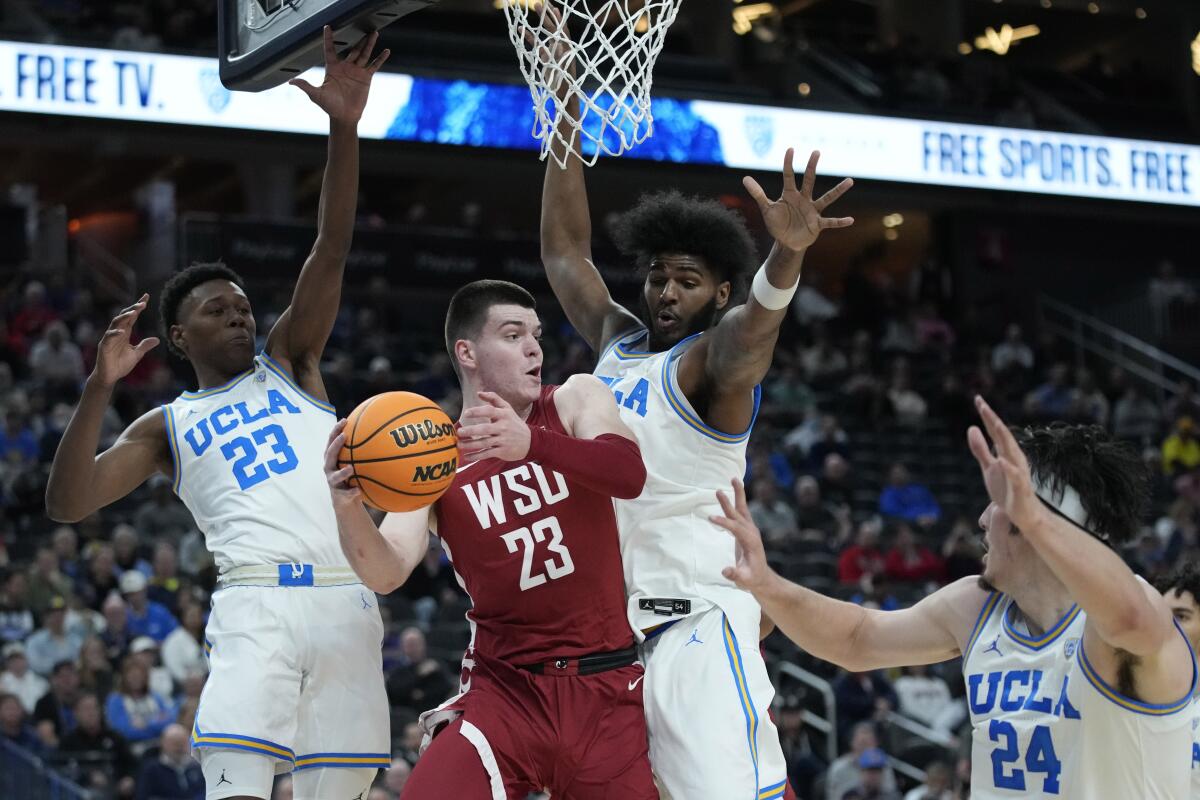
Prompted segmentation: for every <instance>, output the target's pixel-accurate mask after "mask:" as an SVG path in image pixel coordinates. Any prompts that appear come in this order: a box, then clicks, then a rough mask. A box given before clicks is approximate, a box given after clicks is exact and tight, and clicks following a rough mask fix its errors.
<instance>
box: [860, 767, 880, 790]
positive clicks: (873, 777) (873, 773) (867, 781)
mask: <svg viewBox="0 0 1200 800" xmlns="http://www.w3.org/2000/svg"><path fill="white" fill-rule="evenodd" d="M860 775H861V776H862V777H861V781H862V788H863V790H864V791H866V792H879V791H882V790H883V770H881V769H864V770H863V771H862V772H861V773H860Z"/></svg>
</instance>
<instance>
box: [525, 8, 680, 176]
mask: <svg viewBox="0 0 1200 800" xmlns="http://www.w3.org/2000/svg"><path fill="white" fill-rule="evenodd" d="M502 2H503V4H504V5H503V8H504V15H505V17H506V19H507V20H508V33H509V39H510V40H511V41H512V43H513V47H515V48H516V50H517V61H518V63H519V64H520V67H521V74H522V75H524V76H525V81H526V83H528V84H529V91H530V94H531V95H532V96H533V111H534V123H533V135H534V137H535V138H537V139H540V140H541V143H542V148H541V150H542V153H541V157H542V159H543V160H545V158H546V156H548V155H549V156H552V157H553V158H554V160H555V161H556V162H558V165H559V166H560V167H565V166H566V160H567V159H568V158H570V157H571V156H572V155H576V156H577V157H578V158H579V159H580V160H581V161H583V163H584V164H586V165H587V166H592V165H593V164H595V163H596V160H597V159H599V157H600V154H601V153H607V154H608V155H611V156H619V155H621V154H622V153H624V152H625V151H627V150H629V149H630V148H631V147H633V146H635V145H637V144H640V143H641V142H643V141H645V140H646V139H647V138H649V137H650V135H651V133H653V128H654V118H653V116H652V115H651V110H650V86H651V82H652V73H653V70H654V62H655V60H656V59H657V58H658V54H659V53H660V52H661V51H662V47H663V42H664V41H665V39H666V34H667V28H669V27H670V26H671V23H672V22H674V21H675V14H676V13H677V12H678V11H679V4H680V2H681V0H550V2H552V3H553V4H554V11H553V12H550V11H549V10H548V7H547V5H545V4H544V3H540V2H537V0H502ZM589 5H590V6H592V8H589ZM555 12H557V13H555ZM572 31H573V32H574V33H572ZM572 66H573V67H574V69H573V70H572ZM571 97H575V98H577V99H578V100H579V111H578V114H577V115H576V114H571V113H570V111H569V109H568V104H567V102H565V101H566V100H567V99H569V98H571ZM560 98H561V99H562V100H563V102H559V99H560ZM560 123H565V124H561V125H560ZM576 140H578V141H579V143H580V150H581V151H582V152H581V153H576V152H575V148H574V146H573V145H574V144H575V141H576ZM555 141H557V142H559V143H560V145H561V146H560V147H554V146H553V145H554V143H555Z"/></svg>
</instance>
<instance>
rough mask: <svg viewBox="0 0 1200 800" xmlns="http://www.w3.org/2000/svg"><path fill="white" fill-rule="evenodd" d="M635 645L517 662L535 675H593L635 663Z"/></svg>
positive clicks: (521, 667) (636, 653)
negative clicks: (577, 655)
mask: <svg viewBox="0 0 1200 800" xmlns="http://www.w3.org/2000/svg"><path fill="white" fill-rule="evenodd" d="M637 657H638V649H637V647H636V646H635V647H627V648H625V649H624V650H613V651H612V652H609V653H592V654H591V655H586V656H580V657H578V658H552V659H549V660H547V661H539V662H538V663H536V664H518V665H517V666H518V668H519V669H523V670H525V671H526V672H532V673H533V674H535V675H555V676H558V677H571V676H573V675H594V674H596V673H597V672H608V671H609V670H613V669H620V668H621V667H628V666H629V665H630V664H636V663H637Z"/></svg>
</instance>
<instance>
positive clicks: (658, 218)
mask: <svg viewBox="0 0 1200 800" xmlns="http://www.w3.org/2000/svg"><path fill="white" fill-rule="evenodd" d="M613 241H614V243H615V244H616V246H617V249H618V250H620V251H621V253H622V254H623V255H625V256H629V257H632V258H633V259H634V260H635V262H636V263H637V265H638V268H639V269H642V270H645V269H648V268H649V266H650V262H651V261H652V260H653V259H654V258H655V257H657V256H660V255H663V254H665V253H683V254H687V255H692V256H697V257H699V258H702V259H704V263H705V265H706V266H707V267H708V268H709V269H710V270H712V272H713V274H714V275H715V276H716V278H717V280H719V281H729V282H730V283H731V284H733V288H734V290H735V292H736V291H737V290H738V289H739V288H740V286H739V284H740V283H741V282H742V279H743V276H744V275H745V274H746V273H747V272H749V271H750V270H751V269H752V268H753V267H754V265H755V261H756V253H755V247H754V240H753V239H752V238H751V237H750V231H749V230H747V229H746V223H745V221H744V220H743V219H742V217H741V216H740V215H739V214H738V213H737V212H736V211H731V210H730V209H728V208H726V207H725V206H723V205H721V204H720V203H718V202H717V201H716V200H705V199H703V198H700V197H685V196H684V195H682V194H680V193H679V192H677V191H674V190H670V191H664V192H654V193H652V194H644V195H642V196H641V198H640V199H639V200H638V202H637V205H635V206H634V207H633V208H631V209H629V210H628V211H626V212H625V213H624V214H622V215H621V216H620V217H619V218H618V219H617V222H616V224H615V225H614V227H613Z"/></svg>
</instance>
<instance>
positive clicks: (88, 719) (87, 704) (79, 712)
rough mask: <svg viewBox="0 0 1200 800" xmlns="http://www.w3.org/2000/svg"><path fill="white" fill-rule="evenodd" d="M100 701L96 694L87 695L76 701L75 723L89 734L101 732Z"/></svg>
mask: <svg viewBox="0 0 1200 800" xmlns="http://www.w3.org/2000/svg"><path fill="white" fill-rule="evenodd" d="M100 721H101V718H100V701H99V700H98V699H96V695H94V694H85V695H83V696H81V697H80V698H79V699H78V700H76V701H75V722H76V723H77V724H78V725H79V727H80V728H82V729H83V730H84V731H86V732H87V733H95V732H96V731H98V730H100Z"/></svg>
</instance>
